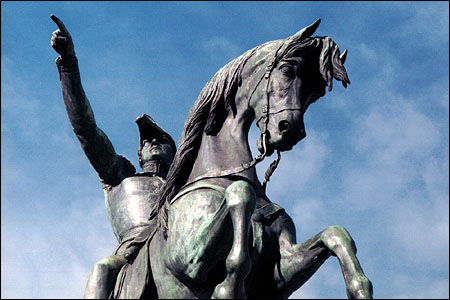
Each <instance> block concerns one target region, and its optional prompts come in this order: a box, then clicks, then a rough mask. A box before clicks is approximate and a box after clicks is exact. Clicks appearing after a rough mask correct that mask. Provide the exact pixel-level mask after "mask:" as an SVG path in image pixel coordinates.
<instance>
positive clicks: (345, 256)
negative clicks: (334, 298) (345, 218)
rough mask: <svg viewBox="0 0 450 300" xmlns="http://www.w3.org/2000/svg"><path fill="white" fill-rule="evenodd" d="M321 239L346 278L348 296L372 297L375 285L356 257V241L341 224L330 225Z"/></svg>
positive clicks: (353, 297) (354, 297)
mask: <svg viewBox="0 0 450 300" xmlns="http://www.w3.org/2000/svg"><path fill="white" fill-rule="evenodd" d="M320 241H321V242H322V243H323V244H324V245H325V246H326V247H327V248H328V249H329V250H330V251H331V252H332V255H335V256H336V257H337V258H338V260H339V264H340V266H341V269H342V274H343V275H344V279H345V286H346V290H347V296H348V297H349V298H351V299H371V298H372V293H373V287H372V283H371V282H370V280H369V279H368V278H367V277H366V275H365V274H364V272H363V270H362V268H361V265H360V264H359V261H358V258H357V257H356V245H355V241H354V240H353V239H352V237H351V236H350V233H349V232H348V231H347V230H346V229H345V228H343V227H341V226H330V227H327V228H326V229H325V230H324V231H322V232H321V235H320Z"/></svg>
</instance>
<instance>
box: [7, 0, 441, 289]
mask: <svg viewBox="0 0 450 300" xmlns="http://www.w3.org/2000/svg"><path fill="white" fill-rule="evenodd" d="M51 13H53V14H55V15H56V16H58V17H59V18H60V19H61V20H62V21H63V22H64V23H65V24H66V26H67V28H68V29H69V31H70V32H71V34H72V37H73V40H74V43H75V51H76V54H77V56H78V59H79V65H80V70H81V76H82V81H83V86H84V89H85V91H86V94H87V96H88V98H89V99H90V101H91V105H92V107H93V110H94V113H95V117H96V120H97V124H98V126H99V127H100V128H102V129H103V130H104V131H105V133H106V134H107V135H108V137H109V138H110V140H111V141H112V143H113V145H114V147H115V149H116V152H117V153H120V154H122V155H124V156H126V157H127V158H129V159H130V160H131V161H132V162H133V164H134V165H135V166H137V167H138V162H137V148H138V129H137V126H136V123H135V121H134V120H135V118H136V117H137V116H138V115H141V114H142V113H147V114H149V115H151V116H152V117H153V118H154V119H155V120H156V121H157V122H158V123H159V124H160V125H161V126H162V127H163V128H165V129H166V130H167V131H168V132H169V133H170V134H172V136H173V137H174V139H175V141H178V139H179V137H180V135H181V131H182V128H183V124H184V121H185V119H186V117H187V113H188V111H189V108H190V107H191V106H192V104H193V103H194V101H195V100H196V98H197V96H198V94H199V93H200V91H201V89H202V87H203V86H204V84H205V83H206V82H207V81H208V80H209V79H210V78H211V77H212V76H213V75H214V73H215V72H216V71H217V70H218V69H219V68H220V67H222V66H223V65H224V64H226V63H227V62H229V61H230V60H231V59H233V58H235V57H237V56H239V55H240V54H242V53H243V52H245V51H246V50H248V49H250V48H252V47H254V46H257V45H259V44H262V43H264V42H266V41H270V40H275V39H280V38H285V37H287V36H289V35H291V34H293V33H295V32H297V31H298V30H299V29H301V28H303V27H304V26H306V25H309V24H310V23H312V22H313V21H314V20H316V19H317V18H321V19H322V23H321V25H320V27H319V29H318V30H317V32H316V35H327V36H330V37H331V38H332V39H333V40H334V41H336V43H337V44H338V45H339V47H340V48H341V49H342V50H343V49H348V51H349V54H348V56H347V62H346V68H347V70H348V73H349V78H350V80H351V85H349V87H348V88H347V89H344V88H343V87H342V86H340V85H338V84H335V88H334V89H333V91H332V92H331V93H327V95H326V96H325V97H323V98H322V99H321V100H319V101H318V102H316V103H314V104H313V105H311V107H310V108H309V109H308V112H307V113H306V115H305V124H306V130H307V133H308V137H307V138H306V139H304V140H303V141H302V142H301V143H299V144H298V145H296V146H295V147H294V149H293V150H292V151H290V152H288V153H283V157H282V160H281V163H280V166H279V168H278V169H277V171H276V172H275V173H274V175H273V177H272V179H271V181H270V182H269V185H268V196H269V197H270V198H271V199H272V200H273V201H274V202H277V203H279V204H280V205H282V206H283V207H285V208H286V210H287V212H288V213H289V214H290V215H291V216H292V217H293V219H294V222H295V224H296V226H297V237H298V241H299V242H302V241H305V240H307V239H308V238H309V237H311V236H313V235H314V234H316V233H318V232H320V231H321V230H323V229H324V228H326V227H327V226H329V225H341V226H344V227H346V228H347V229H348V231H349V232H350V233H351V235H352V237H353V238H354V240H355V241H356V245H357V247H358V258H359V260H360V262H361V264H362V267H363V269H364V271H365V273H366V275H367V276H368V277H369V278H370V279H371V281H372V283H373V285H374V296H375V297H377V298H448V297H449V183H448V182H449V159H448V157H449V40H448V36H449V4H448V2H433V1H430V2H428V1H427V2H406V1H402V2H225V3H224V2H59V1H58V2H8V1H6V2H5V1H2V3H1V32H2V35H1V75H2V76H1V86H2V89H1V187H2V189H1V242H2V243H1V261H2V263H1V297H2V298H79V297H82V295H83V291H84V285H85V280H86V277H87V273H88V272H89V270H90V268H91V267H92V266H93V265H94V263H95V262H96V261H98V260H100V259H102V258H104V257H106V256H108V255H110V254H111V252H112V251H113V250H114V248H115V246H116V243H117V242H116V240H115V237H114V235H113V233H112V230H111V227H110V224H109V221H108V217H107V214H106V209H105V205H104V196H103V191H102V189H101V186H100V183H99V181H98V177H97V174H96V173H95V171H94V169H93V168H92V167H91V165H90V164H89V162H88V160H87V159H86V157H85V156H84V154H83V152H82V150H81V148H80V146H79V143H78V140H77V139H76V138H75V136H74V134H73V132H72V131H71V126H70V123H69V121H68V119H67V115H66V113H65V109H64V105H63V101H62V95H61V89H60V84H59V78H58V72H57V69H56V65H55V59H56V57H57V54H56V53H55V52H54V51H53V49H52V48H51V46H50V38H51V35H52V32H53V31H54V30H56V26H55V24H54V23H53V22H52V20H51V19H50V18H49V15H50V14H51ZM255 128H256V127H254V128H253V129H252V131H251V132H250V139H249V140H250V143H251V146H252V147H253V148H252V149H253V151H254V153H255V151H256V147H255V143H256V138H257V134H258V131H257V130H256V129H255ZM271 161H272V159H267V162H266V161H265V162H263V163H262V165H261V166H258V168H257V170H258V174H259V176H260V178H262V176H263V174H264V172H265V169H266V167H267V166H268V164H269V163H270V162H271ZM292 297H294V298H345V297H346V294H345V285H344V280H343V277H342V275H341V271H340V268H339V264H338V262H337V260H336V259H335V258H334V257H331V258H330V259H329V260H328V261H327V262H326V263H325V264H324V265H323V266H322V267H321V269H319V271H318V272H317V273H316V274H315V275H314V276H313V277H312V278H311V279H310V281H308V282H307V283H306V284H305V285H304V286H303V287H302V288H301V289H300V290H298V291H297V292H295V293H294V294H293V296H292Z"/></svg>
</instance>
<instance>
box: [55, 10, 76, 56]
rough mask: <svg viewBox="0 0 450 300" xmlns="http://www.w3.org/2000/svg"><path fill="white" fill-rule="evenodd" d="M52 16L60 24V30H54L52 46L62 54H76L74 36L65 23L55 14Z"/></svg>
mask: <svg viewBox="0 0 450 300" xmlns="http://www.w3.org/2000/svg"><path fill="white" fill-rule="evenodd" d="M50 18H51V19H52V20H53V21H54V22H55V23H56V25H57V26H58V30H56V31H54V32H53V36H52V47H53V49H55V51H56V52H58V54H60V55H61V56H75V48H74V46H73V42H72V37H71V36H70V33H69V31H68V30H67V28H66V26H64V23H63V22H62V21H61V20H60V19H58V18H57V17H56V16H55V15H53V14H52V15H50Z"/></svg>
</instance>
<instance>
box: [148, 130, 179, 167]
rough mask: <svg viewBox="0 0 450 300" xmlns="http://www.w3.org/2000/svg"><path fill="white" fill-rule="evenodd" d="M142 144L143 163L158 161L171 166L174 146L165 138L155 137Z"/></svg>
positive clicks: (161, 136)
mask: <svg viewBox="0 0 450 300" xmlns="http://www.w3.org/2000/svg"><path fill="white" fill-rule="evenodd" d="M142 144H143V145H142V150H141V158H142V162H143V163H145V162H146V161H149V160H158V161H160V162H162V163H169V164H170V161H171V159H172V146H171V144H170V141H169V140H168V139H167V138H166V137H165V136H163V135H160V136H153V137H151V138H148V139H145V140H144V141H143V142H142Z"/></svg>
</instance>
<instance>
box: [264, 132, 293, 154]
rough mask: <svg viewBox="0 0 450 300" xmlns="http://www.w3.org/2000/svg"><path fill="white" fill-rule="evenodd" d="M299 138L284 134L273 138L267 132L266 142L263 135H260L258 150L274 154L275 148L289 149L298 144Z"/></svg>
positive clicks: (280, 149)
mask: <svg viewBox="0 0 450 300" xmlns="http://www.w3.org/2000/svg"><path fill="white" fill-rule="evenodd" d="M297 142H298V140H294V139H287V138H285V137H284V136H280V138H278V139H276V138H275V139H274V138H271V136H270V134H269V133H266V143H265V145H264V143H263V135H260V136H259V138H258V141H257V147H258V151H259V152H260V153H261V154H265V155H266V156H270V155H272V154H273V153H274V152H275V150H279V151H281V152H283V151H289V150H292V148H293V147H294V146H295V144H297Z"/></svg>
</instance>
